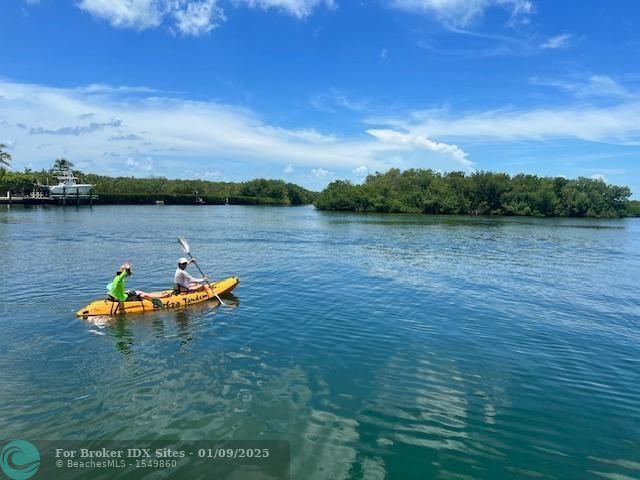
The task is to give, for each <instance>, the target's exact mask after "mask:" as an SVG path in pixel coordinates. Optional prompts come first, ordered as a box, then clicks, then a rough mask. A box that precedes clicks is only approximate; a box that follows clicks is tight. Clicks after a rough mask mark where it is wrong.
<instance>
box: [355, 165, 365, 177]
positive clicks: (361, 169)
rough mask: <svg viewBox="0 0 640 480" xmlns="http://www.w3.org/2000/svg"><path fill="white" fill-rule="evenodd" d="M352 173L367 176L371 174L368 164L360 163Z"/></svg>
mask: <svg viewBox="0 0 640 480" xmlns="http://www.w3.org/2000/svg"><path fill="white" fill-rule="evenodd" d="M351 173H353V175H354V176H356V177H366V176H367V175H368V174H369V168H368V167H367V166H366V165H360V166H359V167H356V168H354V169H353V170H351Z"/></svg>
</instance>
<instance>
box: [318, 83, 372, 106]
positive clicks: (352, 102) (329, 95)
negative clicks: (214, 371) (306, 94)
mask: <svg viewBox="0 0 640 480" xmlns="http://www.w3.org/2000/svg"><path fill="white" fill-rule="evenodd" d="M309 103H311V105H312V106H313V107H314V108H316V109H318V110H321V111H324V112H335V111H336V110H339V109H344V110H351V111H353V112H362V111H364V110H366V109H367V102H366V101H364V100H356V99H354V98H353V97H352V95H351V94H349V93H348V92H345V91H344V90H340V89H338V88H330V89H329V90H328V91H326V92H323V93H318V94H315V95H313V96H312V97H311V100H310V102H309Z"/></svg>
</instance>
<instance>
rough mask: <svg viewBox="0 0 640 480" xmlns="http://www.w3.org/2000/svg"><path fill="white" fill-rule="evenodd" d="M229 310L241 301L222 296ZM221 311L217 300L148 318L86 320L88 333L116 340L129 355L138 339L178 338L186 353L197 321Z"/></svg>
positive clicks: (119, 349) (137, 316)
mask: <svg viewBox="0 0 640 480" xmlns="http://www.w3.org/2000/svg"><path fill="white" fill-rule="evenodd" d="M221 298H222V299H223V301H224V302H225V305H226V308H229V307H231V308H237V307H239V306H240V299H239V298H238V297H236V296H235V295H233V294H231V293H227V294H225V295H222V296H221ZM219 308H225V307H220V305H219V302H218V301H217V300H215V299H214V300H211V301H208V302H203V303H197V304H194V305H190V306H189V307H188V308H184V309H179V310H173V311H161V312H149V313H148V314H133V315H124V314H120V315H116V316H106V315H97V316H94V317H88V318H85V319H83V321H85V322H87V324H89V325H90V329H89V331H90V332H91V333H92V334H94V335H98V336H104V335H108V336H110V337H111V338H113V340H114V346H115V348H116V350H118V351H119V352H120V353H122V354H124V355H129V354H130V353H131V352H132V349H133V348H134V346H135V344H136V337H137V338H138V339H141V340H143V341H146V340H148V339H149V338H155V339H157V340H162V339H172V338H177V339H178V343H179V347H180V350H184V349H187V348H188V346H189V344H190V343H191V341H192V340H193V327H192V324H193V322H194V321H196V322H197V321H200V320H201V319H207V318H208V317H209V316H210V315H213V314H214V313H215V312H216V310H217V309H219Z"/></svg>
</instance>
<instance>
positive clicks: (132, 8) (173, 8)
mask: <svg viewBox="0 0 640 480" xmlns="http://www.w3.org/2000/svg"><path fill="white" fill-rule="evenodd" d="M27 1H28V2H33V1H35V0H27ZM219 3H220V2H219V1H218V0H80V1H79V2H78V3H77V6H78V8H80V9H81V10H83V11H85V12H87V13H89V14H91V15H92V16H94V17H96V18H99V19H101V20H105V21H107V22H109V24H111V25H112V26H113V27H116V28H133V29H136V30H146V29H149V28H157V27H160V26H163V25H164V26H167V27H168V29H169V31H171V32H173V33H178V34H180V35H184V36H196V37H197V36H201V35H204V34H206V33H208V32H210V31H211V30H213V29H214V28H216V27H218V26H219V25H220V24H222V23H223V22H225V21H226V19H227V18H226V16H225V13H224V10H223V8H222V7H221V6H220V5H219ZM232 4H233V5H235V6H240V5H244V6H248V7H250V8H261V9H265V10H266V9H276V10H278V11H281V12H284V13H286V14H289V15H292V16H294V17H296V18H305V17H307V16H309V15H311V14H312V13H313V11H314V10H315V9H316V8H317V7H319V6H321V5H324V6H326V7H327V8H334V7H335V6H336V5H335V3H334V1H333V0H234V1H233V2H232Z"/></svg>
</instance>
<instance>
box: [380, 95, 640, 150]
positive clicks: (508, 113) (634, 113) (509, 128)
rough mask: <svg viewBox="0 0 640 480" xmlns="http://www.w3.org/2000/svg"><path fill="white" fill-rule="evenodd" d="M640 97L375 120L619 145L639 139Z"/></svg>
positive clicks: (454, 132)
mask: <svg viewBox="0 0 640 480" xmlns="http://www.w3.org/2000/svg"><path fill="white" fill-rule="evenodd" d="M638 118H640V101H629V102H624V103H619V104H616V105H613V106H604V107H594V106H574V107H571V106H569V107H553V108H537V109H532V110H519V109H502V110H492V111H484V112H469V113H462V114H457V115H455V117H454V116H452V115H451V114H449V113H447V112H443V111H438V110H436V111H426V112H414V113H413V114H412V115H411V116H410V118H409V120H407V119H406V117H405V118H402V119H371V120H370V123H374V124H380V123H383V124H387V125H393V126H394V127H395V128H396V129H402V130H405V131H406V132H409V133H411V134H412V135H427V136H429V137H431V138H432V137H436V138H454V139H462V138H464V139H468V140H480V141H483V140H500V141H511V140H517V139H524V140H547V139H559V138H563V139H578V140H584V141H591V142H606V143H614V144H621V145H629V144H633V145H639V144H640V122H638Z"/></svg>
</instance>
